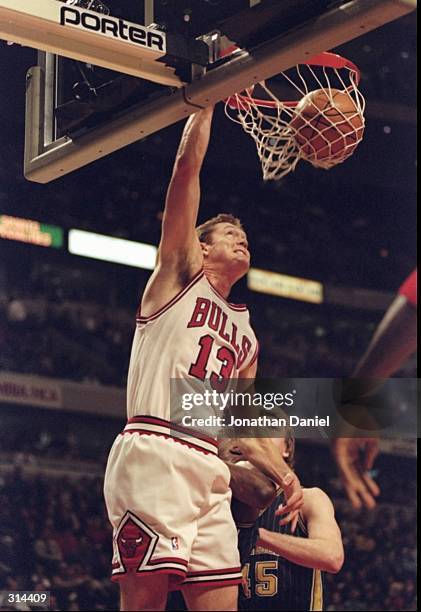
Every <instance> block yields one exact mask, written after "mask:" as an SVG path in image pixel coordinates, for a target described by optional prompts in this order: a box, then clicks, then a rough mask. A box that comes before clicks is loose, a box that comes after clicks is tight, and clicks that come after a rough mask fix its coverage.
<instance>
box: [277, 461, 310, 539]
mask: <svg viewBox="0 0 421 612" xmlns="http://www.w3.org/2000/svg"><path fill="white" fill-rule="evenodd" d="M282 488H283V490H284V493H285V497H286V499H287V501H286V503H285V504H283V505H281V506H279V508H278V509H277V511H276V512H275V515H276V516H283V518H282V519H281V520H280V524H281V525H287V524H288V523H291V533H294V531H295V529H296V527H297V523H298V517H299V514H300V510H301V508H302V506H303V503H304V495H303V490H302V488H301V484H300V481H299V480H298V477H297V475H296V474H294V472H288V474H286V475H285V476H284V478H283V479H282Z"/></svg>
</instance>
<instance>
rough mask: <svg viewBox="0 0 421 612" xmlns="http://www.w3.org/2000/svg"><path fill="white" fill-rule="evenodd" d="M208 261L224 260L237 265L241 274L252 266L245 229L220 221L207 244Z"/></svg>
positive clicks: (231, 264) (228, 263)
mask: <svg viewBox="0 0 421 612" xmlns="http://www.w3.org/2000/svg"><path fill="white" fill-rule="evenodd" d="M207 246H208V249H207V257H208V262H209V263H212V262H223V263H225V264H226V265H230V266H235V268H236V269H237V270H238V272H239V273H240V276H242V275H243V274H245V273H246V272H247V271H248V269H249V267H250V252H249V250H248V241H247V235H246V233H245V231H244V230H242V229H241V228H240V227H237V226H236V225H232V224H231V223H218V224H217V225H216V226H215V229H214V230H213V231H212V234H211V236H210V244H209V245H207Z"/></svg>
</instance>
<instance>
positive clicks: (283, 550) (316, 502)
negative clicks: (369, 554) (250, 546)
mask: <svg viewBox="0 0 421 612" xmlns="http://www.w3.org/2000/svg"><path fill="white" fill-rule="evenodd" d="M302 516H303V518H304V521H305V523H306V525H307V531H308V538H297V537H295V536H291V535H286V534H281V533H274V532H272V531H268V530H266V529H259V541H258V543H259V544H260V545H261V546H264V547H265V548H269V549H270V550H273V551H274V552H275V553H277V554H278V555H280V556H281V557H284V558H285V559H288V561H291V562H292V563H296V564H297V565H302V566H304V567H310V568H313V569H320V570H323V571H326V572H330V573H333V574H335V573H337V572H339V570H340V569H341V567H342V565H343V562H344V550H343V545H342V537H341V532H340V530H339V527H338V524H337V522H336V520H335V513H334V509H333V505H332V502H331V501H330V499H329V497H328V496H327V495H326V493H324V492H323V491H322V490H321V489H317V488H314V489H307V490H305V491H304V506H303V509H302Z"/></svg>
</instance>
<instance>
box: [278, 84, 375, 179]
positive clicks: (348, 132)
mask: <svg viewBox="0 0 421 612" xmlns="http://www.w3.org/2000/svg"><path fill="white" fill-rule="evenodd" d="M290 126H291V127H292V128H293V129H294V139H295V142H296V143H297V145H298V147H299V149H300V152H301V157H303V158H304V159H306V160H307V161H309V162H311V163H312V164H313V165H315V166H322V167H323V166H324V167H329V166H333V165H336V164H337V163H340V162H341V161H343V160H344V159H346V158H347V157H349V156H350V155H352V153H353V152H354V151H355V149H356V147H357V145H358V143H359V142H360V141H361V139H362V136H363V133H364V118H363V116H362V114H361V112H360V110H359V109H358V107H357V104H356V102H355V101H354V99H353V98H352V97H351V96H350V94H349V93H348V92H346V91H341V90H339V89H330V91H329V90H325V89H317V90H315V91H312V92H310V93H309V94H307V95H306V96H304V97H303V98H302V100H301V101H300V102H299V103H298V105H297V107H296V109H295V116H294V117H293V119H292V120H291V123H290Z"/></svg>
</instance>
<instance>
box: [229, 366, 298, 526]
mask: <svg viewBox="0 0 421 612" xmlns="http://www.w3.org/2000/svg"><path fill="white" fill-rule="evenodd" d="M256 373H257V360H255V361H254V362H253V363H252V364H251V365H250V366H248V367H247V368H245V369H244V370H242V371H241V372H240V374H239V377H240V378H242V379H247V380H249V381H250V385H249V386H248V389H247V391H248V392H251V393H253V390H254V386H253V382H254V379H255V378H256ZM235 442H236V445H237V447H238V450H239V451H240V452H241V454H242V456H243V458H244V459H246V460H247V461H249V462H250V463H252V464H253V465H254V466H255V467H256V468H258V469H259V470H260V471H261V472H263V474H265V476H267V477H268V478H270V480H272V481H273V482H275V483H277V484H279V485H280V486H281V487H282V489H283V490H284V492H285V496H286V499H287V503H286V504H285V506H283V507H282V508H281V509H280V514H283V515H285V518H284V519H283V521H285V522H286V523H287V522H288V523H289V522H290V523H291V525H292V531H295V528H296V525H297V521H298V513H299V510H300V508H301V507H302V505H303V491H302V489H301V484H300V481H299V479H298V477H297V475H296V474H295V473H294V472H293V471H292V470H291V468H290V467H289V466H288V465H287V463H286V462H285V461H284V459H283V457H282V455H281V453H280V452H279V450H278V449H277V447H276V445H275V444H274V443H273V441H272V440H271V439H270V438H236V441H235Z"/></svg>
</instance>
